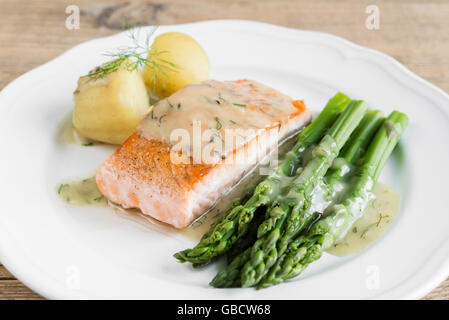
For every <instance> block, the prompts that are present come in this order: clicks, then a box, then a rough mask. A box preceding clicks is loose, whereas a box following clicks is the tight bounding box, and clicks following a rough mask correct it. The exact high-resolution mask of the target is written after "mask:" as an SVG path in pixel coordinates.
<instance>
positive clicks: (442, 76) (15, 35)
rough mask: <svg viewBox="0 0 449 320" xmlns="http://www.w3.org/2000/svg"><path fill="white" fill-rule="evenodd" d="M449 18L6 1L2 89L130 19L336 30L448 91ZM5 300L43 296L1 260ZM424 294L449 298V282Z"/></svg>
mask: <svg viewBox="0 0 449 320" xmlns="http://www.w3.org/2000/svg"><path fill="white" fill-rule="evenodd" d="M68 5H77V6H78V7H79V8H80V12H81V16H80V29H78V30H76V29H75V30H68V29H67V28H66V27H65V20H66V18H67V14H66V13H65V9H66V7H67V6H68ZM368 5H377V6H378V7H379V10H380V29H379V30H368V29H367V28H366V27H365V20H366V18H367V13H365V9H366V7H367V6H368ZM448 18H449V1H447V0H421V1H418V0H391V1H376V0H370V1H364V0H338V1H324V0H314V1H310V0H254V1H249V0H248V1H245V0H179V1H175V0H147V1H126V0H123V1H117V0H113V1H107V0H104V1H98V2H94V1H86V0H81V1H76V0H69V1H66V0H61V1H59V0H54V1H50V0H20V1H19V0H0V21H1V22H0V89H2V88H3V87H4V86H6V85H7V84H8V83H9V82H10V81H12V80H14V79H15V78H17V77H18V76H20V75H21V74H23V73H24V72H26V71H28V70H30V69H32V68H35V67H37V66H39V65H41V64H43V63H44V62H47V61H49V60H51V59H53V58H54V57H56V56H58V55H59V54H61V53H63V52H64V51H65V50H67V49H69V48H71V47H73V46H74V45H76V44H79V43H81V42H83V41H86V40H89V39H93V38H97V37H102V36H106V35H110V34H114V33H116V32H119V31H120V29H121V28H122V27H123V25H124V22H125V20H126V19H128V20H129V21H130V22H131V23H134V22H135V23H137V24H140V25H164V24H176V23H185V22H192V21H201V20H210V19H246V20H258V21H264V22H268V23H273V24H278V25H283V26H287V27H292V28H298V29H307V30H317V31H323V32H329V33H333V34H335V35H338V36H341V37H344V38H346V39H348V40H351V41H353V42H355V43H358V44H360V45H364V46H367V47H370V48H373V49H377V50H380V51H382V52H384V53H386V54H388V55H391V56H393V57H394V58H396V59H397V60H399V61H400V62H401V63H402V64H404V65H405V66H407V67H408V68H409V69H411V70H412V71H413V72H415V73H416V74H418V75H420V76H421V77H423V78H424V79H427V80H429V81H430V82H432V83H434V84H435V85H437V86H438V87H440V88H442V89H443V90H445V91H446V92H449V19H448ZM236 36H238V35H236ZM448 107H449V106H448ZM0 299H41V297H40V296H39V295H38V294H36V293H34V292H33V291H31V290H30V289H28V288H27V287H26V286H24V285H23V284H22V283H21V282H20V281H19V280H16V279H15V278H14V276H13V275H11V274H10V273H9V272H8V271H7V270H6V268H4V267H3V266H2V265H1V264H0ZM425 299H449V279H448V280H446V281H445V282H443V283H442V284H441V285H440V286H439V287H438V288H436V289H435V290H433V291H432V292H431V293H430V294H428V295H427V296H426V297H425Z"/></svg>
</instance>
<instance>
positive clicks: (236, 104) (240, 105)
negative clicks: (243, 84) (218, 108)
mask: <svg viewBox="0 0 449 320" xmlns="http://www.w3.org/2000/svg"><path fill="white" fill-rule="evenodd" d="M233 105H234V106H236V107H240V108H246V104H242V103H233Z"/></svg>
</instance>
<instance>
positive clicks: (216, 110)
mask: <svg viewBox="0 0 449 320" xmlns="http://www.w3.org/2000/svg"><path fill="white" fill-rule="evenodd" d="M310 120H311V113H310V111H309V110H307V109H306V107H305V105H304V104H303V102H302V101H300V100H293V99H291V98H290V97H288V96H286V95H284V94H282V93H280V92H278V91H276V90H274V89H271V88H269V87H267V86H264V85H262V84H260V83H257V82H255V81H251V80H238V81H225V82H220V81H215V80H207V81H204V82H202V83H200V84H192V85H188V86H186V87H184V88H183V89H181V90H179V91H178V92H176V93H174V94H173V95H172V96H170V97H168V98H167V99H164V100H161V101H160V102H158V103H157V104H156V105H155V106H154V107H153V109H152V110H151V111H150V113H149V114H148V115H147V116H146V117H145V118H144V119H143V120H142V122H141V123H140V125H139V127H138V128H137V130H136V132H135V133H133V134H132V135H131V136H130V137H129V138H128V139H127V140H126V142H125V143H124V144H123V145H122V146H121V147H120V148H119V149H118V150H117V151H116V152H115V153H114V154H112V155H111V156H110V157H109V158H108V159H107V160H106V161H105V162H104V163H103V164H102V166H101V167H100V169H99V171H98V172H97V175H96V180H97V185H98V187H99V189H100V191H101V192H102V193H103V194H104V195H105V196H106V197H107V198H108V199H109V200H111V201H113V202H115V203H117V204H120V205H121V206H123V207H124V208H139V209H140V210H141V211H142V212H143V213H144V214H146V215H150V216H151V217H153V218H156V219H157V220H160V221H162V222H165V223H168V224H171V225H173V226H174V227H176V228H184V227H187V226H188V225H189V224H190V223H192V221H194V220H195V219H196V218H197V217H199V216H200V215H201V214H202V213H204V212H205V211H207V209H208V208H210V207H211V206H212V205H213V204H214V203H215V202H216V201H217V200H218V198H219V197H220V196H221V195H222V194H223V193H224V192H225V191H227V190H228V189H229V188H230V187H232V186H233V185H234V184H235V183H236V182H238V181H239V179H241V177H242V176H243V175H244V174H245V173H246V172H247V171H248V170H250V169H251V168H252V167H254V166H255V165H256V164H257V162H258V161H260V159H261V158H263V156H264V155H266V154H267V151H268V150H270V149H273V148H275V147H276V146H277V144H278V143H279V142H280V140H282V139H283V138H284V137H286V136H288V135H289V134H291V133H292V132H294V131H296V130H298V129H299V128H301V127H302V126H304V125H305V124H307V123H308V122H309V121H310ZM195 130H200V131H203V132H209V135H208V136H207V137H206V138H204V134H203V135H202V136H201V135H200V140H201V142H200V143H199V146H200V149H201V150H205V149H204V148H209V149H208V150H209V151H210V154H211V157H209V158H208V160H207V161H205V160H204V159H203V158H201V159H200V161H198V159H196V161H195V157H196V156H197V155H198V152H196V151H195V141H192V139H191V137H190V135H192V136H193V140H194V138H195V134H197V132H196V131H195ZM232 130H234V131H237V132H238V136H239V137H240V140H239V142H237V143H234V144H231V143H229V144H228V143H227V142H228V141H229V139H230V138H229V137H228V132H234V131H232ZM239 130H240V131H239ZM173 133H176V134H173ZM182 134H188V135H189V139H187V140H186V139H184V142H179V143H175V142H173V137H174V136H175V137H179V136H182ZM197 137H198V136H197ZM181 140H182V139H181ZM217 141H218V142H220V143H217ZM223 145H224V146H223ZM228 145H230V147H229V146H228ZM174 146H178V147H179V149H178V150H176V151H175V152H174V151H173V150H174ZM197 146H198V144H197ZM182 151H186V152H187V153H183V157H179V158H174V155H179V154H180V153H182ZM186 154H187V156H186ZM199 154H200V155H201V154H202V153H201V151H200V153H199ZM203 154H204V152H203ZM206 154H207V153H206ZM196 158H198V157H196ZM174 159H175V160H176V161H174ZM179 159H183V161H179ZM237 159H244V161H237ZM186 160H187V161H186ZM230 160H233V161H230Z"/></svg>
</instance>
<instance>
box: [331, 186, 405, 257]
mask: <svg viewBox="0 0 449 320" xmlns="http://www.w3.org/2000/svg"><path fill="white" fill-rule="evenodd" d="M374 195H375V199H374V200H372V201H371V202H370V203H369V204H368V206H367V207H366V209H365V210H364V212H363V215H362V216H361V217H360V218H359V219H358V220H356V222H355V223H354V224H353V225H352V226H351V227H350V228H349V230H348V231H347V233H346V235H345V236H344V237H343V238H342V239H340V240H338V241H337V242H336V243H334V244H333V246H332V247H331V248H330V249H328V250H327V252H329V253H331V254H333V255H336V256H346V255H349V254H353V253H357V252H360V251H362V250H364V249H365V248H366V247H368V246H369V245H370V244H372V243H373V242H374V241H376V240H377V239H379V238H380V237H381V236H382V235H383V234H384V233H385V232H386V231H387V230H388V228H389V227H390V226H391V224H392V222H393V220H394V218H395V217H396V214H397V212H398V210H399V202H400V201H399V194H398V192H397V191H396V190H394V189H393V188H391V187H389V186H387V185H384V184H382V183H377V185H376V187H375V189H374Z"/></svg>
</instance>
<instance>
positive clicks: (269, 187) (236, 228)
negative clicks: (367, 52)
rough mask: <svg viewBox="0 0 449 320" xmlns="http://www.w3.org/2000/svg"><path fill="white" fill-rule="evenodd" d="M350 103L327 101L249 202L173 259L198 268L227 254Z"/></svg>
mask: <svg viewBox="0 0 449 320" xmlns="http://www.w3.org/2000/svg"><path fill="white" fill-rule="evenodd" d="M349 101H350V99H349V98H348V97H347V96H345V95H344V94H342V93H338V94H337V95H335V96H334V97H333V98H332V99H330V100H329V102H328V104H327V105H326V107H325V108H324V109H323V111H322V112H321V113H320V115H319V116H318V117H317V118H316V119H315V120H314V121H313V122H312V123H311V124H310V125H309V126H308V127H306V128H305V129H304V130H303V131H302V132H301V133H300V134H299V135H298V140H297V142H296V144H295V146H294V147H293V148H292V150H290V151H289V152H288V153H287V155H286V158H285V160H284V161H283V162H282V163H281V164H280V166H279V167H278V168H277V169H276V170H275V171H274V172H273V173H272V174H270V175H269V176H268V177H267V178H266V179H265V180H264V181H262V182H261V183H259V185H258V186H257V187H256V188H255V190H254V192H253V195H252V196H251V197H250V198H249V200H247V201H246V202H245V203H244V204H240V205H237V206H235V207H234V208H232V210H230V212H229V213H227V214H226V215H225V216H224V217H223V219H222V220H220V221H219V222H217V223H216V224H214V226H213V227H212V228H211V230H209V232H208V233H207V234H206V236H204V237H203V238H202V239H201V241H200V242H199V243H198V244H197V245H196V246H195V247H194V248H192V249H187V250H184V251H181V252H178V253H176V254H175V258H177V259H178V260H179V261H180V262H186V261H189V262H192V263H197V264H198V263H204V262H208V261H210V260H211V259H212V258H214V257H216V256H218V255H220V254H223V253H226V252H227V251H228V250H229V249H230V248H231V247H232V245H233V244H234V243H235V242H236V241H237V240H238V239H240V238H242V237H243V236H244V235H245V234H246V233H247V231H248V228H249V225H250V222H251V221H252V219H253V217H254V213H255V211H256V210H257V208H259V207H261V206H268V205H270V203H271V202H273V201H274V200H275V199H276V198H277V197H278V196H279V195H277V194H276V192H274V190H276V189H278V187H279V185H280V182H281V179H282V178H283V177H287V176H291V175H292V174H294V173H295V171H296V169H297V168H298V166H299V165H300V164H301V163H302V161H303V159H304V156H305V151H306V150H307V149H308V148H309V147H310V146H311V145H313V144H315V143H317V142H318V141H320V139H321V138H322V137H323V136H324V134H325V132H326V131H327V130H328V128H329V127H330V126H331V125H332V123H334V121H335V119H336V118H337V116H338V115H339V114H340V113H341V112H342V110H344V109H345V107H346V106H347V105H348V103H349Z"/></svg>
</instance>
